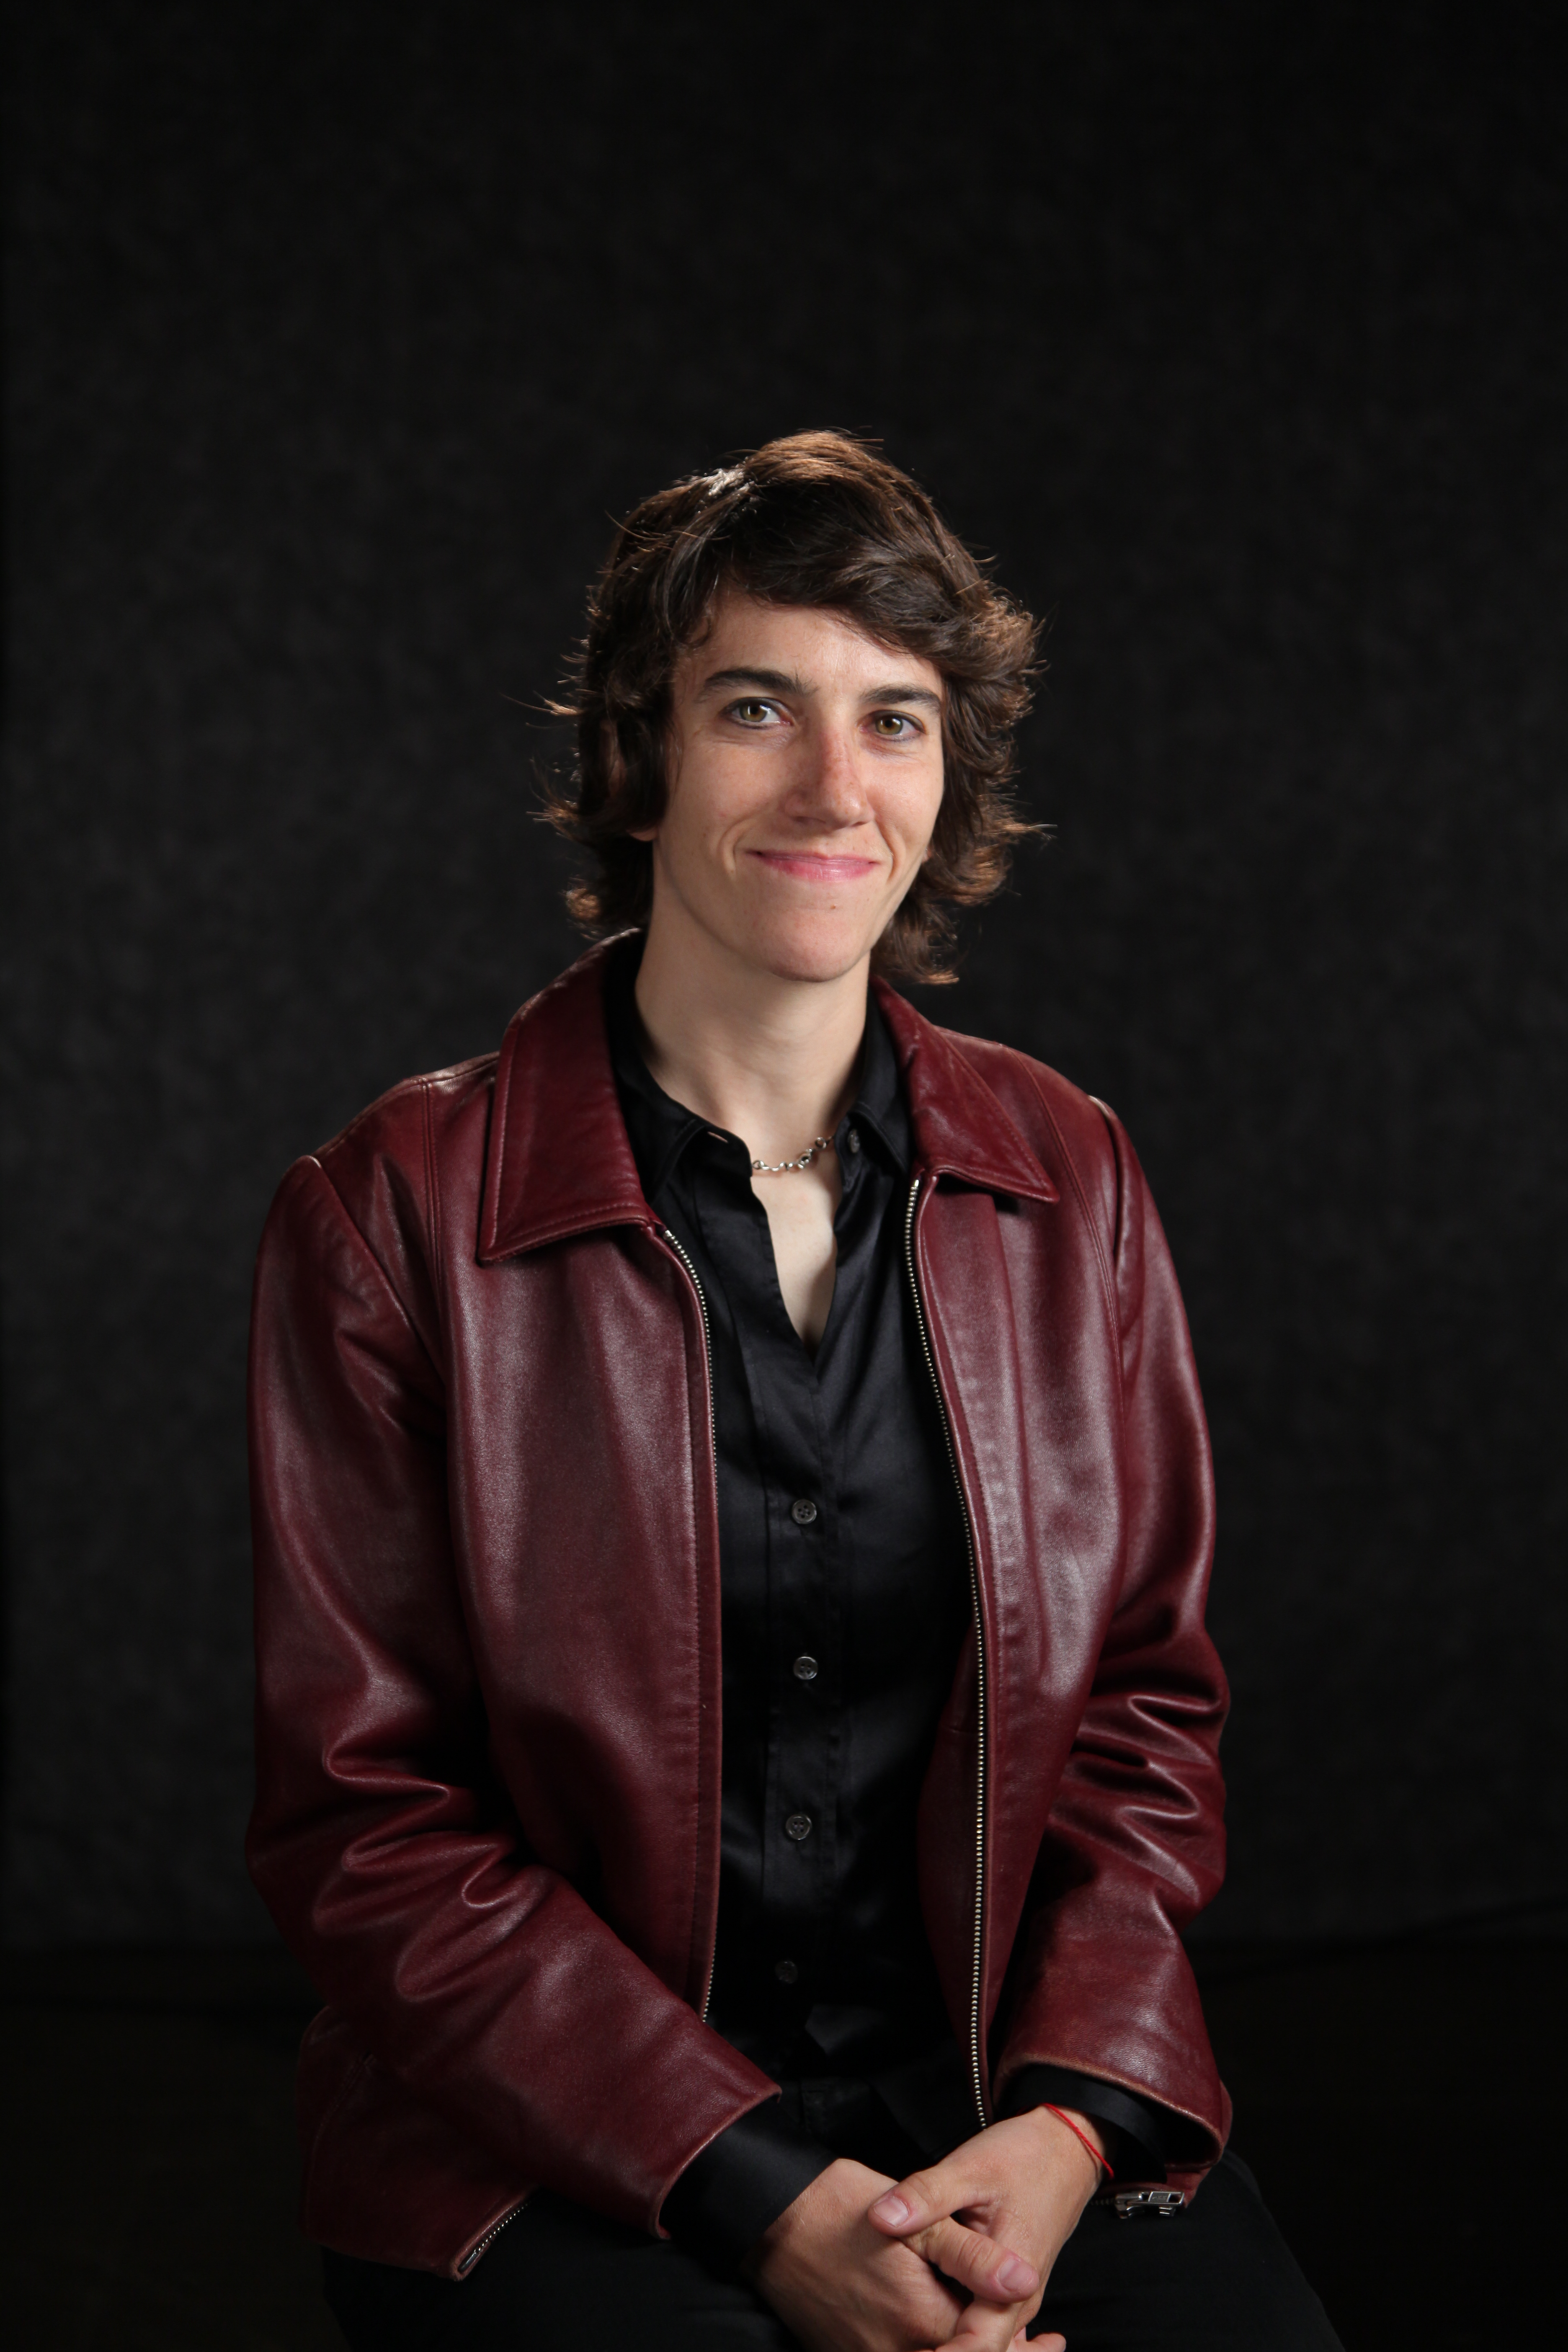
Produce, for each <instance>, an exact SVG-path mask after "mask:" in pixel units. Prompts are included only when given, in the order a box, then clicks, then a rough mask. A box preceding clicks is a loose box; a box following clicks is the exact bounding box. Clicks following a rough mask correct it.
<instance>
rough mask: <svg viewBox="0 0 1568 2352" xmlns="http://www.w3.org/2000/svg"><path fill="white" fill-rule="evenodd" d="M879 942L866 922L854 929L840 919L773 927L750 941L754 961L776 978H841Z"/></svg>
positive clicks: (750, 950)
mask: <svg viewBox="0 0 1568 2352" xmlns="http://www.w3.org/2000/svg"><path fill="white" fill-rule="evenodd" d="M875 944H876V942H875V940H874V939H868V937H867V935H866V932H865V929H864V928H863V926H861V925H860V924H856V925H855V926H854V928H853V930H851V929H848V928H847V927H841V926H840V925H838V924H837V923H821V922H816V923H803V924H800V925H799V926H795V925H793V924H792V925H790V926H788V927H786V928H781V929H770V931H769V932H768V933H767V934H766V935H765V936H763V937H762V938H753V939H752V940H751V941H750V942H749V943H748V951H749V954H750V957H751V960H752V961H753V962H754V963H756V964H758V965H759V966H760V967H761V968H762V970H763V971H768V972H772V974H773V977H774V979H775V980H807V981H819V982H826V981H834V980H842V979H843V978H844V975H845V973H846V972H849V971H854V970H855V968H856V966H857V965H858V964H860V963H863V962H864V961H865V960H866V958H867V957H868V955H869V954H870V952H871V950H872V948H873V946H874V945H875Z"/></svg>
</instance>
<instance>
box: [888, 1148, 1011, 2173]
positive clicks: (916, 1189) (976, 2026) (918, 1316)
mask: <svg viewBox="0 0 1568 2352" xmlns="http://www.w3.org/2000/svg"><path fill="white" fill-rule="evenodd" d="M920 1190H921V1179H920V1177H918V1176H917V1177H916V1178H915V1181H914V1182H913V1183H912V1184H911V1185H910V1198H909V1206H908V1207H907V1208H906V1210H905V1212H904V1265H905V1268H906V1270H907V1271H908V1274H909V1277H910V1297H912V1298H913V1300H914V1302H915V1322H916V1325H917V1326H918V1328H919V1330H920V1335H921V1349H922V1350H923V1351H924V1355H925V1360H926V1370H927V1371H928V1372H930V1374H931V1386H932V1388H933V1389H934V1390H935V1391H936V1402H937V1410H938V1411H939V1412H940V1413H941V1415H942V1435H943V1436H944V1437H945V1438H946V1440H947V1458H948V1461H949V1463H950V1465H952V1483H953V1485H954V1486H956V1487H957V1489H958V1507H959V1511H960V1514H961V1516H962V1517H963V1540H964V1544H965V1546H966V1548H967V1549H968V1553H969V1599H970V1605H971V1607H972V1608H973V1612H974V1667H975V1684H976V1694H977V1704H976V1708H975V1725H976V1731H977V1735H978V1736H977V1738H976V1740H975V1756H974V1953H973V1977H972V1979H971V1984H970V1995H969V2082H970V2088H971V2089H972V2090H973V2094H974V2105H975V2107H976V2109H977V2110H978V2112H979V2116H980V2122H981V2126H982V2128H983V2129H984V2126H986V2125H987V2124H988V2123H989V2122H990V2120H991V2118H990V2116H988V2115H987V2114H986V2112H985V2082H984V2074H983V2071H982V2068H981V2063H980V2059H981V2050H980V2041H981V2021H980V2001H981V1992H982V1990H983V1988H982V1984H981V1960H982V1955H983V1949H984V1925H985V1621H984V1616H983V1615H982V1613H981V1607H980V1566H979V1561H978V1559H977V1557H976V1554H975V1549H974V1522H973V1519H972V1518H971V1517H970V1515H969V1497H968V1496H967V1495H966V1494H965V1493H964V1491H963V1473H962V1471H961V1470H960V1469H959V1466H958V1448H957V1446H956V1445H955V1444H953V1442H952V1420H951V1419H950V1417H949V1414H948V1410H947V1399H946V1398H945V1397H944V1396H943V1394H942V1382H941V1381H940V1380H939V1379H938V1377H937V1370H936V1358H935V1356H934V1355H933V1354H932V1353H931V1334H930V1332H929V1331H928V1329H927V1328H926V1312H925V1302H924V1300H923V1299H922V1298H921V1286H920V1282H919V1279H918V1278H917V1276H916V1274H915V1203H916V1202H917V1201H918V1200H919V1198H920Z"/></svg>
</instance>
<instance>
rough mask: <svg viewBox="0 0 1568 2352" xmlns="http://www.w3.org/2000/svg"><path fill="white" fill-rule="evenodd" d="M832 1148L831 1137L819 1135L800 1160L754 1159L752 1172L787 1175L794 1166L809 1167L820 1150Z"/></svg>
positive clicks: (757, 1174)
mask: <svg viewBox="0 0 1568 2352" xmlns="http://www.w3.org/2000/svg"><path fill="white" fill-rule="evenodd" d="M832 1149H833V1146H832V1143H831V1141H830V1140H829V1139H828V1138H827V1137H826V1135H819V1136H818V1137H817V1139H816V1142H815V1143H813V1144H812V1145H810V1146H809V1148H808V1149H807V1150H805V1151H803V1152H802V1153H801V1155H800V1158H799V1159H798V1160H752V1175H753V1176H787V1175H788V1174H789V1171H790V1170H791V1169H792V1168H809V1167H810V1165H811V1163H812V1161H813V1160H815V1159H816V1155H817V1153H818V1152H819V1151H831V1150H832Z"/></svg>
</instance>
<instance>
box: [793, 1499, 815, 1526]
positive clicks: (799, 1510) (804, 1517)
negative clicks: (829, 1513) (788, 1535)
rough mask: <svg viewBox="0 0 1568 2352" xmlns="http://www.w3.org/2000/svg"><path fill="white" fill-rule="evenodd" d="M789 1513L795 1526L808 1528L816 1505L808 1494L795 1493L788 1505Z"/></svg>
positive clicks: (813, 1516)
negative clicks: (792, 1500) (793, 1499)
mask: <svg viewBox="0 0 1568 2352" xmlns="http://www.w3.org/2000/svg"><path fill="white" fill-rule="evenodd" d="M789 1515H790V1517H791V1518H792V1519H793V1520H794V1521H795V1526H796V1527H797V1528H808V1527H810V1525H811V1523H812V1521H813V1519H815V1518H816V1504H815V1503H814V1502H813V1501H812V1499H811V1496H809V1495H797V1496H795V1501H794V1502H793V1503H792V1504H791V1505H790V1507H789Z"/></svg>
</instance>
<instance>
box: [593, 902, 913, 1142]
mask: <svg viewBox="0 0 1568 2352" xmlns="http://www.w3.org/2000/svg"><path fill="white" fill-rule="evenodd" d="M869 977H870V958H869V956H867V957H866V958H864V959H863V961H861V962H859V963H858V964H857V965H855V966H854V968H853V969H852V970H851V971H847V972H845V973H843V974H841V975H840V976H839V977H838V978H837V979H835V980H824V981H816V980H792V979H788V978H784V977H781V976H780V975H779V974H777V973H774V972H768V971H759V970H758V969H757V968H756V966H755V965H752V964H748V963H746V962H744V961H742V959H741V958H739V957H737V956H734V955H732V954H731V952H730V951H729V950H726V949H724V948H722V947H721V946H720V945H719V943H718V942H717V941H712V940H709V939H708V938H707V937H706V935H704V934H699V935H698V936H697V937H696V938H693V937H691V936H690V935H689V934H687V933H683V935H682V937H681V938H680V940H679V941H676V940H672V939H671V938H670V936H669V933H668V929H666V928H665V927H663V926H661V925H660V923H659V921H658V910H657V908H656V910H655V919H654V920H653V922H652V923H651V924H650V925H649V927H648V936H647V945H646V947H645V948H644V950H643V959H642V965H641V969H640V970H639V971H638V973H637V1012H638V1014H639V1015H640V1017H641V1020H642V1025H643V1031H644V1035H645V1041H646V1045H647V1064H648V1067H649V1069H650V1070H651V1071H652V1073H653V1076H654V1077H655V1078H656V1079H657V1080H658V1084H659V1085H660V1086H661V1087H663V1088H664V1091H665V1093H666V1094H667V1095H669V1096H671V1097H673V1098H674V1099H675V1100H676V1101H677V1102H679V1103H684V1104H685V1105H686V1107H687V1108H688V1109H689V1110H694V1111H696V1112H697V1114H698V1116H699V1117H700V1118H706V1119H710V1120H711V1121H712V1123H713V1125H714V1126H715V1127H721V1128H724V1129H727V1130H728V1131H729V1132H730V1133H731V1135H738V1136H739V1137H740V1138H741V1140H742V1142H743V1143H744V1145H745V1146H746V1149H747V1150H748V1152H749V1153H750V1154H751V1156H752V1159H753V1160H793V1159H794V1158H795V1156H796V1155H797V1154H798V1153H799V1152H801V1151H803V1150H805V1147H806V1145H807V1144H808V1143H810V1142H812V1141H813V1139H815V1138H816V1136H819V1135H831V1134H832V1133H833V1130H834V1129H835V1127H836V1126H837V1123H838V1121H839V1119H840V1118H842V1117H843V1115H844V1113H845V1111H846V1110H847V1108H848V1106H849V1103H850V1100H851V1098H852V1095H853V1089H854V1082H855V1073H856V1067H857V1065H858V1060H859V1055H860V1044H861V1039H862V1038H863V1036H864V1035H865V1031H866V992H867V986H868V980H869Z"/></svg>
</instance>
